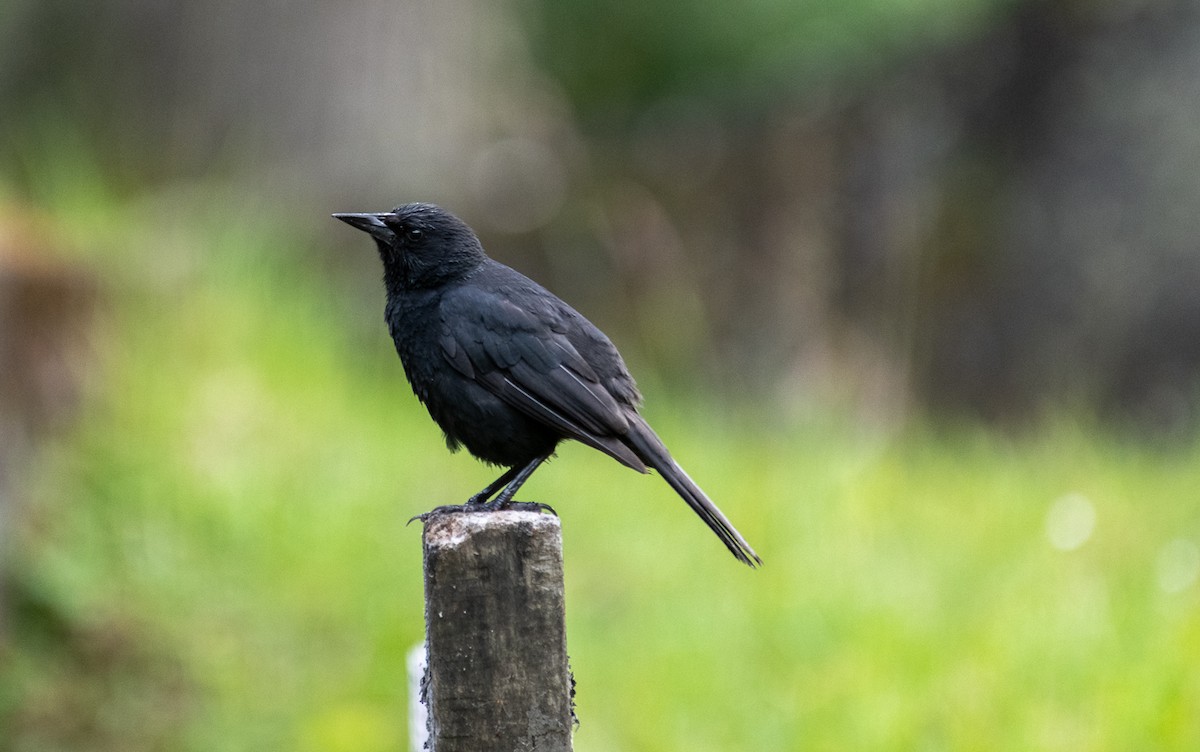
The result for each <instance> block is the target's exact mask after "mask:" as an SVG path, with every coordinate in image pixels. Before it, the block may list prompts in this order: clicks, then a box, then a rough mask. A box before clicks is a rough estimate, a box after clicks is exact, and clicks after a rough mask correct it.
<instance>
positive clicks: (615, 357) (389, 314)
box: [333, 204, 761, 566]
mask: <svg viewBox="0 0 1200 752" xmlns="http://www.w3.org/2000/svg"><path fill="white" fill-rule="evenodd" d="M333 216H335V217H337V218H338V219H340V220H342V221H344V222H346V223H348V224H350V225H352V226H354V227H356V228H358V229H360V230H363V231H365V232H367V233H369V234H370V235H371V236H372V237H373V238H374V239H375V244H376V246H377V247H378V250H379V255H380V258H381V259H382V261H383V268H384V286H385V288H386V291H387V308H386V319H387V323H388V328H389V330H390V332H391V335H392V339H393V341H394V342H395V344H396V352H397V353H399V355H400V361H401V363H402V364H403V366H404V372H405V375H406V376H407V377H408V380H409V382H410V383H411V385H412V388H413V391H414V392H415V393H416V395H417V397H418V398H419V399H420V400H421V402H423V403H424V404H425V406H426V408H428V410H429V414H430V415H431V416H432V417H433V419H434V421H436V422H437V424H438V425H439V426H440V427H441V429H442V431H443V432H444V433H445V435H446V443H447V445H448V446H449V447H450V448H451V449H452V450H455V449H458V448H459V447H460V446H465V447H466V448H467V450H468V451H469V452H470V453H471V454H473V455H474V456H475V457H477V458H479V459H481V460H483V461H485V462H489V463H491V464H494V465H499V466H503V467H507V468H508V470H507V471H506V472H505V473H504V474H503V475H501V476H500V477H499V478H497V479H496V480H495V481H494V482H493V483H491V484H489V485H488V487H487V488H485V489H483V490H482V491H480V492H479V493H478V494H476V495H475V496H473V497H471V499H470V500H469V501H468V502H467V505H470V506H477V505H483V504H487V505H488V506H489V507H493V508H494V507H500V506H503V505H505V504H507V503H508V502H509V501H511V500H512V498H513V495H514V494H515V493H516V492H517V489H519V488H520V487H521V485H522V484H523V483H524V482H525V480H526V479H528V477H529V476H530V475H531V474H532V473H533V471H534V470H535V469H536V468H537V467H538V465H540V464H541V463H542V462H543V461H545V460H546V459H547V458H548V457H549V456H550V455H551V454H553V453H554V450H555V447H556V446H557V445H558V442H559V441H561V440H563V439H574V440H576V441H580V442H582V443H584V444H587V445H588V446H590V447H593V448H595V449H598V450H600V451H601V452H604V453H605V454H607V455H609V456H610V457H612V458H614V459H615V460H617V461H618V462H620V463H622V464H624V465H626V466H628V467H631V468H633V469H634V470H637V471H639V472H642V473H644V472H647V470H648V468H653V469H655V470H657V471H658V472H659V474H660V475H662V477H663V478H664V479H665V480H666V481H667V483H669V484H670V485H671V487H672V488H674V489H675V491H676V492H677V493H678V494H679V495H680V496H681V497H683V499H684V501H686V502H687V503H688V505H689V506H691V508H692V509H693V510H695V512H696V513H697V514H698V515H699V516H700V518H701V519H703V520H704V522H705V523H706V524H707V525H708V526H709V527H710V528H711V529H712V530H713V532H715V533H716V534H717V536H718V537H719V538H720V539H721V541H722V542H723V543H724V544H725V545H726V546H727V547H728V548H729V550H730V551H731V552H732V553H733V555H734V556H736V557H737V558H738V559H739V560H740V561H743V562H745V563H746V564H750V565H751V566H753V565H754V564H755V563H761V559H759V557H758V555H757V554H756V553H755V552H754V550H753V549H752V548H751V547H750V544H748V543H747V542H746V540H745V539H744V538H743V537H742V536H741V534H740V533H738V531H737V530H736V529H735V528H734V527H733V525H732V524H730V522H729V520H727V519H726V518H725V516H724V515H723V514H722V513H721V511H720V510H719V509H717V507H716V506H715V505H714V504H713V503H712V502H711V501H710V500H709V499H708V497H707V496H705V494H704V492H703V491H701V490H700V488H699V487H698V486H697V485H696V484H695V483H694V482H693V481H692V480H691V478H689V477H688V476H687V474H686V473H685V472H684V471H683V470H682V469H681V468H680V467H679V465H678V464H677V463H676V462H675V461H674V460H673V459H672V458H671V455H670V453H669V452H668V451H667V448H666V446H664V445H663V443H662V441H661V440H660V439H659V438H658V436H657V435H656V434H655V433H654V431H653V430H652V429H651V428H650V426H649V425H648V424H647V423H646V421H645V420H643V419H642V417H641V416H640V415H639V414H638V412H637V408H638V405H639V404H640V403H641V395H640V394H639V393H638V390H637V386H636V385H635V384H634V381H633V378H632V377H631V376H630V375H629V371H628V370H627V369H626V367H625V363H624V361H622V359H621V356H620V354H619V353H618V352H617V349H616V348H615V347H614V346H613V344H612V342H610V341H609V339H608V337H606V336H604V334H603V333H602V332H601V331H600V330H599V329H597V328H596V327H595V326H594V325H593V324H592V323H591V322H590V321H588V320H587V319H585V318H584V317H583V316H582V315H580V314H579V313H578V312H577V311H575V309H573V308H571V307H570V306H569V305H567V304H566V303H564V302H563V301H562V300H560V299H559V298H557V297H556V296H554V295H553V294H552V293H550V292H549V291H548V290H546V289H545V288H543V287H542V286H541V285H539V284H537V283H536V282H534V281H533V280H531V279H529V278H528V277H526V276H524V275H523V274H521V273H519V272H517V271H515V270H513V269H511V268H509V267H507V266H505V265H503V264H501V263H498V262H496V261H493V260H492V259H490V258H488V257H487V255H486V254H485V253H484V251H483V247H482V246H481V245H480V243H479V240H478V238H477V237H476V236H475V233H474V232H472V231H471V229H470V228H469V227H468V226H467V225H466V224H465V223H463V222H462V221H461V220H459V219H458V218H457V217H455V216H453V215H452V214H450V213H448V212H446V211H444V210H442V209H440V208H439V207H437V206H433V205H432V204H405V205H404V206H398V207H396V208H395V209H393V210H392V211H390V212H381V213H376V214H335V215H333ZM493 497H494V499H493ZM489 499H490V500H491V501H489Z"/></svg>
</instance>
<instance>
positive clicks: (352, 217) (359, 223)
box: [333, 212, 396, 242]
mask: <svg viewBox="0 0 1200 752" xmlns="http://www.w3.org/2000/svg"><path fill="white" fill-rule="evenodd" d="M333 216H334V217H335V218H337V219H340V220H342V221H343V222H345V223H346V224H348V225H350V226H351V227H357V228H358V229H360V230H362V231H363V232H365V233H367V234H369V235H370V236H371V237H373V238H376V239H378V240H382V241H384V242H391V241H393V240H395V239H396V234H395V233H394V232H392V230H391V228H389V227H388V226H387V225H386V224H384V220H385V219H388V218H389V217H391V216H392V215H391V214H389V213H387V212H382V213H379V214H334V215H333Z"/></svg>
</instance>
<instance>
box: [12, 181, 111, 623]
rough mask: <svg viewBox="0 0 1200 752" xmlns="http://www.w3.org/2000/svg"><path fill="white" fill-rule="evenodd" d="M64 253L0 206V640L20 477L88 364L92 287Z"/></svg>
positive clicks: (27, 220)
mask: <svg viewBox="0 0 1200 752" xmlns="http://www.w3.org/2000/svg"><path fill="white" fill-rule="evenodd" d="M65 247H66V243H65V241H63V240H62V239H61V238H59V237H56V234H55V233H54V232H53V228H52V225H51V223H50V222H49V220H46V219H44V218H40V217H39V216H38V215H37V214H36V212H35V211H34V210H32V209H30V208H27V207H21V206H11V205H0V636H2V635H3V633H4V627H5V617H6V609H5V602H6V598H5V594H6V592H7V590H8V588H9V586H10V584H11V583H10V575H9V573H8V571H7V565H8V564H9V563H10V556H9V545H10V543H11V541H12V535H13V532H12V531H13V530H14V528H15V526H16V523H17V519H18V514H19V509H20V504H19V502H18V497H19V494H18V489H19V487H20V485H21V483H22V481H23V478H22V471H23V468H24V466H25V464H26V463H27V462H28V461H29V459H30V458H31V457H32V455H33V452H34V450H35V447H36V446H37V442H38V441H39V439H41V438H42V437H44V436H46V435H47V434H48V433H49V432H51V431H52V430H53V429H55V428H56V427H60V426H62V425H63V424H64V423H65V422H66V421H67V420H68V419H69V418H70V416H71V415H72V413H74V411H75V408H76V406H77V405H78V402H79V395H80V389H81V387H82V385H83V378H82V376H83V373H84V369H85V365H86V362H87V360H88V352H89V347H88V342H89V336H88V333H89V331H90V329H91V324H92V320H93V317H94V313H95V311H96V304H97V300H98V288H97V285H96V281H95V278H94V277H93V276H92V275H91V273H90V272H89V271H88V270H87V269H85V268H84V267H83V266H82V265H80V264H77V263H72V262H71V261H69V260H67V259H68V254H66V253H64V249H65Z"/></svg>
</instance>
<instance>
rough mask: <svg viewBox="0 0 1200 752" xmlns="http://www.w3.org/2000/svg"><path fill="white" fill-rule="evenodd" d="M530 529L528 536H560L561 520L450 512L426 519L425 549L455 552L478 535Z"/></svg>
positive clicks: (502, 513) (514, 514)
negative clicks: (451, 549) (442, 549)
mask: <svg viewBox="0 0 1200 752" xmlns="http://www.w3.org/2000/svg"><path fill="white" fill-rule="evenodd" d="M522 527H524V528H527V529H528V532H527V535H530V536H534V535H546V534H547V533H549V534H561V527H562V526H561V525H560V523H559V520H558V517H556V516H554V515H553V514H543V513H542V512H530V511H519V510H508V509H505V510H501V511H496V512H492V511H487V512H458V511H455V512H447V513H441V514H433V515H431V516H429V517H428V518H426V519H425V545H426V547H428V548H455V547H457V546H460V545H462V543H463V542H464V541H466V540H467V539H468V538H470V537H471V536H472V535H476V534H479V533H485V532H492V533H500V534H502V533H505V532H509V533H511V532H513V528H522Z"/></svg>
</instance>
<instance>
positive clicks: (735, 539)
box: [625, 414, 762, 567]
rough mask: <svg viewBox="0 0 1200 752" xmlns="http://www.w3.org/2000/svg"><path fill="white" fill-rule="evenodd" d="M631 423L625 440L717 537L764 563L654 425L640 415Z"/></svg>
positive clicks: (752, 562) (746, 558) (744, 557)
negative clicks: (656, 431) (664, 440)
mask: <svg viewBox="0 0 1200 752" xmlns="http://www.w3.org/2000/svg"><path fill="white" fill-rule="evenodd" d="M629 424H630V425H629V433H628V434H626V436H625V440H626V441H627V442H628V443H629V446H630V447H631V448H632V449H633V451H634V453H636V454H637V456H638V457H640V458H641V459H642V460H643V461H644V462H645V463H646V464H647V465H649V466H650V467H652V468H654V469H655V470H657V471H658V474H659V475H661V476H662V477H663V479H664V480H666V481H667V483H669V484H670V486H671V488H673V489H675V492H676V493H677V494H679V495H680V496H681V497H682V498H683V500H684V501H686V502H687V503H688V506H690V507H691V508H692V511H694V512H695V513H696V514H697V515H699V516H700V519H702V520H704V524H706V525H708V527H709V528H710V529H711V530H712V531H713V532H714V533H716V534H717V537H718V538H720V539H721V542H722V543H724V544H725V547H726V548H728V549H729V551H730V552H731V553H732V554H733V555H734V556H735V557H737V560H738V561H740V562H743V563H744V564H747V565H749V566H751V567H753V566H756V565H761V564H762V559H760V558H759V556H758V554H756V553H755V552H754V549H753V548H751V547H750V544H749V543H747V542H746V539H745V538H743V537H742V534H741V533H739V532H738V531H737V528H735V527H734V526H733V523H731V522H730V521H729V520H728V519H727V518H726V517H725V515H724V514H722V513H721V510H720V509H718V508H717V505H716V504H713V503H712V501H710V500H709V498H708V496H706V495H705V494H704V492H703V491H701V490H700V487H699V486H697V485H696V482H695V481H693V480H692V479H691V478H689V477H688V474H687V473H685V472H684V471H683V468H681V467H680V466H679V464H678V463H676V462H675V460H674V459H673V458H672V457H671V454H670V452H668V451H667V447H666V445H664V444H663V443H662V440H661V439H659V438H658V435H657V434H656V433H654V429H652V428H650V424H648V423H646V421H644V420H642V418H641V416H639V415H637V414H633V415H630V416H629Z"/></svg>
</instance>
